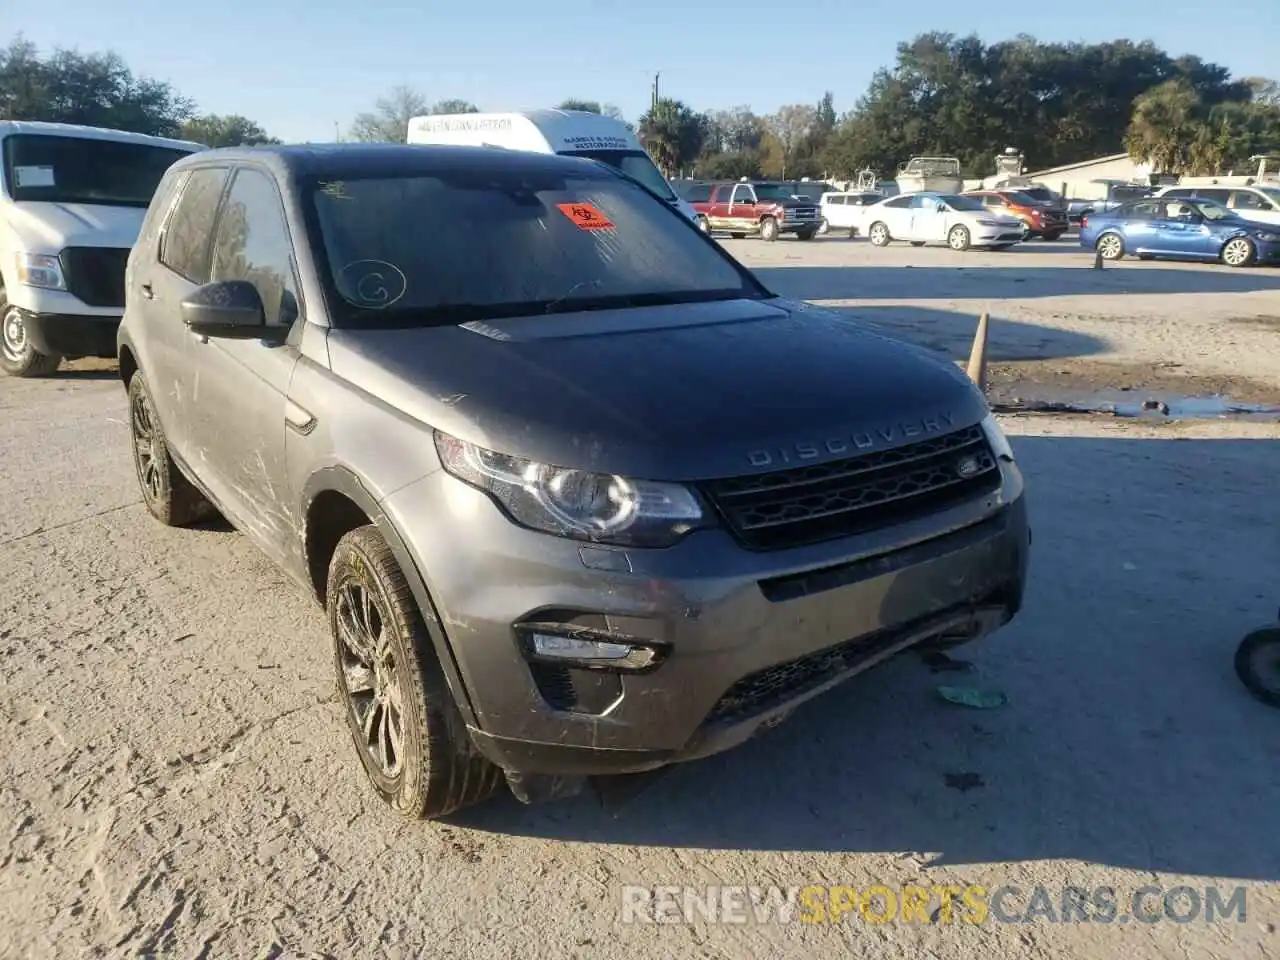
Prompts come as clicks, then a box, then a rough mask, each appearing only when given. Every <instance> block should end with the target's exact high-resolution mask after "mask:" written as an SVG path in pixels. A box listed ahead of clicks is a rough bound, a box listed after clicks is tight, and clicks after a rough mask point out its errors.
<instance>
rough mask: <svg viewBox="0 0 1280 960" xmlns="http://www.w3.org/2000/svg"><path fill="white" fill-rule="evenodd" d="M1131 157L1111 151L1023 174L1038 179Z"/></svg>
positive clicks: (1031, 178) (1026, 177)
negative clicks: (1100, 155) (1106, 155)
mask: <svg viewBox="0 0 1280 960" xmlns="http://www.w3.org/2000/svg"><path fill="white" fill-rule="evenodd" d="M1129 159H1131V158H1130V156H1129V154H1127V153H1113V154H1111V156H1109V157H1096V158H1094V159H1093V160H1082V161H1080V162H1079V163H1067V164H1063V165H1062V166H1060V167H1049V168H1048V169H1047V170H1037V171H1036V172H1035V173H1027V174H1023V177H1024V178H1025V179H1028V180H1039V179H1040V178H1041V177H1047V176H1049V175H1050V174H1053V173H1066V172H1067V171H1069V170H1084V169H1086V168H1088V167H1097V166H1101V165H1102V164H1104V163H1115V162H1116V161H1117V160H1129Z"/></svg>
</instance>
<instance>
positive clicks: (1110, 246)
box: [1094, 233, 1124, 260]
mask: <svg viewBox="0 0 1280 960" xmlns="http://www.w3.org/2000/svg"><path fill="white" fill-rule="evenodd" d="M1094 246H1095V247H1096V249H1097V251H1098V254H1099V256H1101V257H1102V259H1103V260H1119V259H1120V258H1121V257H1123V256H1124V240H1122V239H1121V238H1120V234H1118V233H1104V234H1103V235H1102V236H1100V237H1099V238H1098V242H1097V243H1096V244H1095V245H1094Z"/></svg>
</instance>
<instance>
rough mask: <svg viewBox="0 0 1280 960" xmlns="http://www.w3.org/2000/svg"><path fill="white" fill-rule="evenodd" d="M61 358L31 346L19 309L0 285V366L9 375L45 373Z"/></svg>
mask: <svg viewBox="0 0 1280 960" xmlns="http://www.w3.org/2000/svg"><path fill="white" fill-rule="evenodd" d="M61 362H62V358H61V357H58V356H51V355H49V354H45V353H41V352H40V351H39V350H37V349H36V348H35V347H34V346H32V344H31V338H30V337H29V336H28V335H27V323H26V320H25V319H24V318H23V316H22V311H21V310H19V309H18V308H17V307H15V306H13V304H11V303H9V300H8V298H7V297H6V296H5V293H4V290H3V289H2V288H0V369H3V370H4V372H5V373H7V374H9V376H11V377H47V376H49V375H50V374H51V373H54V372H56V371H57V369H58V364H60V363H61Z"/></svg>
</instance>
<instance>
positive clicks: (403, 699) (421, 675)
mask: <svg viewBox="0 0 1280 960" xmlns="http://www.w3.org/2000/svg"><path fill="white" fill-rule="evenodd" d="M325 607H326V610H327V612H328V615H329V630H330V633H331V634H332V636H333V656H334V667H335V669H336V671H337V681H338V693H339V695H340V696H341V698H342V701H343V703H344V704H345V705H346V714H347V726H348V728H349V729H350V731H351V738H352V740H353V741H354V742H355V747H356V752H357V753H358V755H359V757H360V762H361V764H362V765H363V767H364V770H365V774H366V775H367V776H368V778H369V781H370V782H371V783H372V784H373V787H374V789H375V790H376V791H377V793H378V795H379V796H380V797H381V798H382V799H383V801H384V802H385V803H386V804H387V805H388V806H390V807H391V808H392V809H393V810H395V812H396V813H398V814H400V815H401V816H402V817H405V818H407V819H411V820H420V819H435V818H437V817H443V816H446V815H447V814H450V813H453V812H455V811H457V810H461V809H462V808H464V807H469V806H472V805H474V804H477V803H480V802H482V801H484V800H487V799H489V797H491V796H492V795H493V794H494V792H495V791H496V790H497V789H498V787H499V786H500V785H501V784H502V783H503V782H504V780H503V775H502V771H501V770H500V769H499V768H498V767H497V766H495V765H494V764H493V763H491V762H490V761H489V760H488V759H486V758H485V757H484V756H483V755H481V754H480V753H479V752H478V751H477V750H476V749H475V747H474V745H473V744H472V742H471V737H470V735H469V734H468V733H467V728H466V725H465V723H464V722H463V720H462V716H461V714H460V713H459V712H458V708H457V706H456V705H455V704H454V702H453V697H452V695H451V694H450V693H449V688H448V685H447V684H446V683H445V679H444V675H443V673H442V672H441V670H440V666H439V664H438V663H437V662H436V660H435V655H434V652H433V650H432V646H431V639H430V637H429V636H428V634H427V629H426V626H425V624H424V623H423V620H422V615H421V613H419V611H418V607H417V604H416V603H415V601H414V598H413V593H412V591H411V590H410V589H409V584H408V581H407V580H405V576H404V573H403V572H402V571H401V569H400V567H399V565H398V564H397V563H396V560H395V557H394V555H393V554H392V552H391V548H390V547H388V546H387V542H386V541H385V540H384V539H383V538H382V535H381V534H380V533H378V530H377V528H376V527H375V526H373V525H372V524H370V525H368V526H363V527H358V528H356V529H355V530H352V531H351V532H350V533H348V534H346V535H345V536H344V537H343V538H342V539H341V540H339V541H338V546H337V549H336V550H334V553H333V558H332V560H331V561H330V563H329V578H328V586H327V590H326V592H325Z"/></svg>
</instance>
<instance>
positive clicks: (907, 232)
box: [861, 193, 1025, 250]
mask: <svg viewBox="0 0 1280 960" xmlns="http://www.w3.org/2000/svg"><path fill="white" fill-rule="evenodd" d="M861 221H862V231H861V232H862V233H863V234H865V235H866V236H867V238H868V239H870V240H871V242H872V243H873V244H875V245H876V246H877V247H887V246H888V245H889V244H890V243H892V242H893V241H894V240H906V241H908V242H909V243H911V244H913V245H914V246H917V247H923V246H924V245H925V244H926V243H945V244H946V245H947V246H949V247H950V248H951V249H952V250H968V249H969V248H970V247H990V248H991V249H992V250H1005V249H1007V248H1009V247H1012V246H1013V245H1014V244H1015V243H1018V242H1019V241H1020V240H1022V239H1023V237H1024V236H1025V232H1024V231H1023V227H1022V221H1021V220H1019V219H1017V218H1016V217H1012V216H1006V215H1004V214H999V213H994V212H992V211H990V210H988V209H987V208H986V207H984V206H983V205H982V201H981V200H980V199H977V198H975V197H961V196H957V195H955V194H943V193H903V194H899V195H898V196H896V197H890V198H889V199H887V200H882V201H880V202H879V203H875V204H872V205H871V206H869V207H865V208H863V210H862V216H861Z"/></svg>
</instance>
